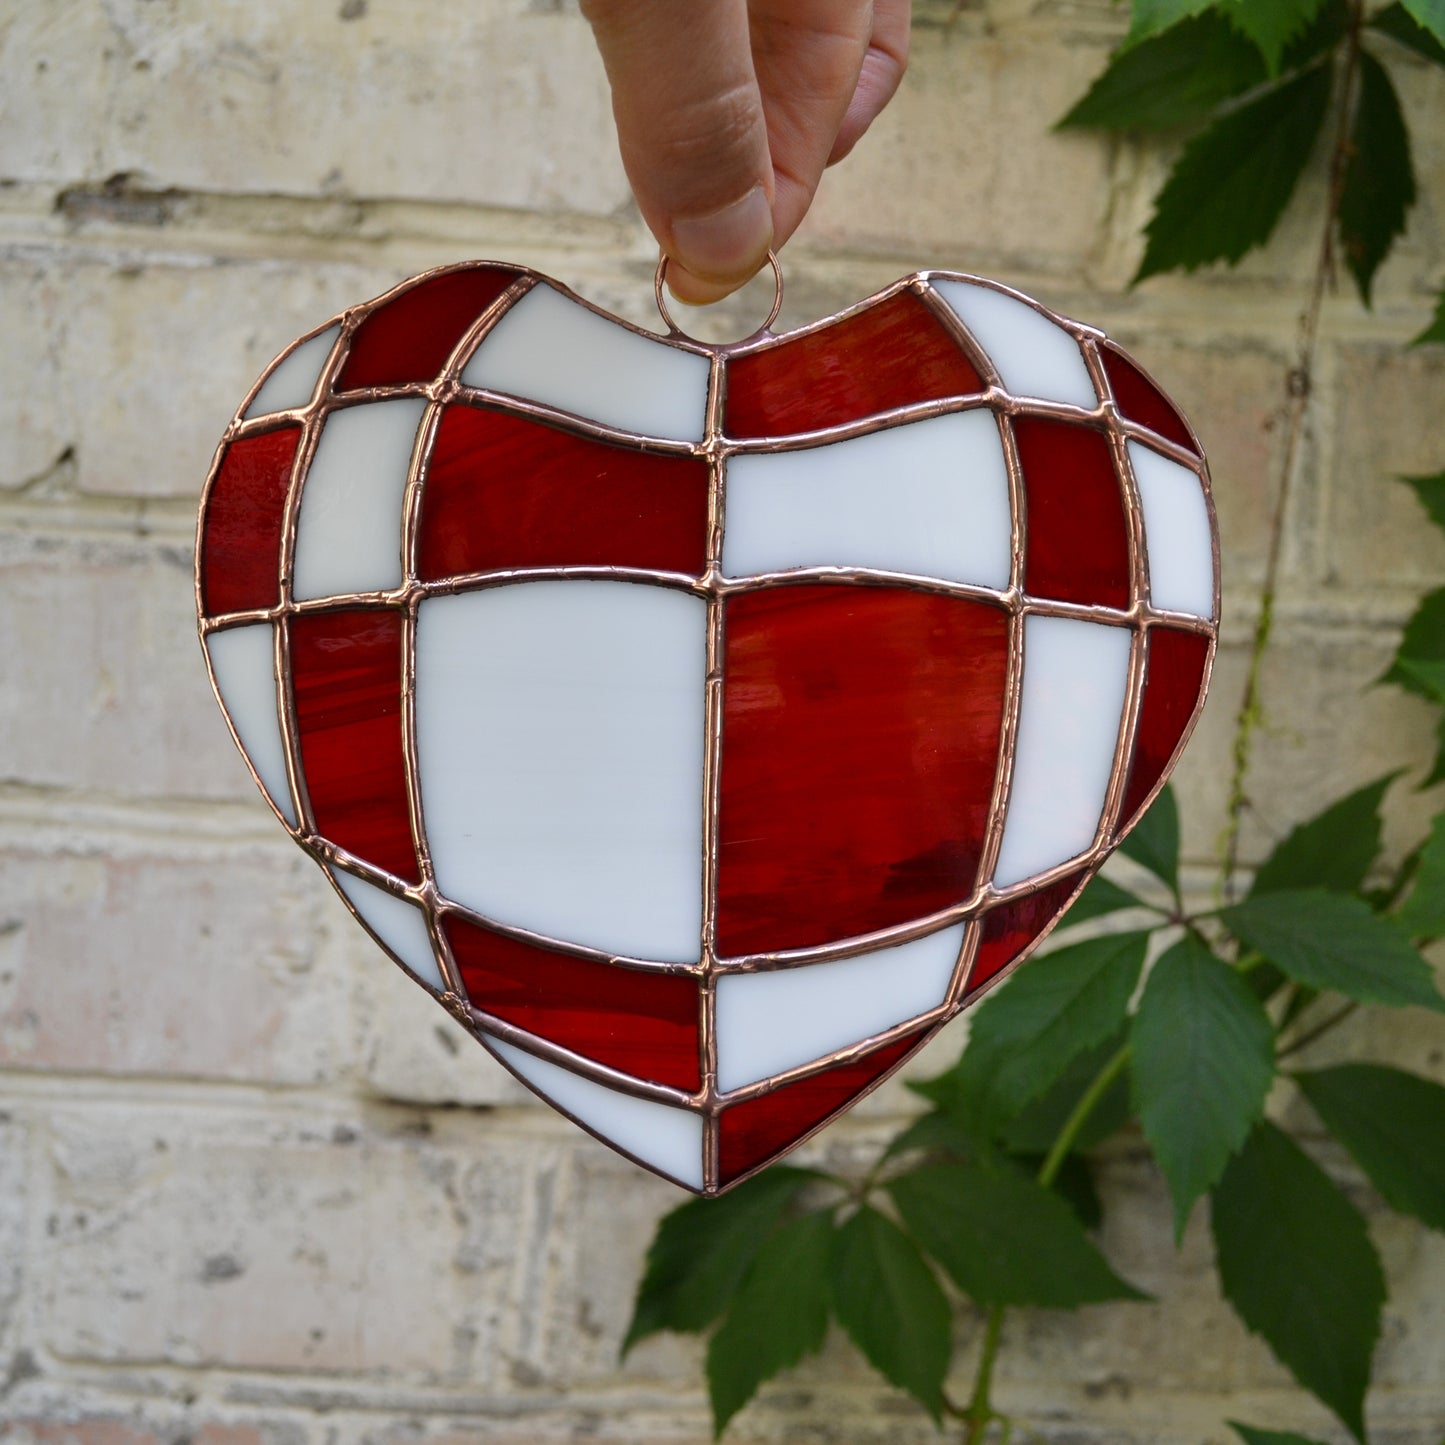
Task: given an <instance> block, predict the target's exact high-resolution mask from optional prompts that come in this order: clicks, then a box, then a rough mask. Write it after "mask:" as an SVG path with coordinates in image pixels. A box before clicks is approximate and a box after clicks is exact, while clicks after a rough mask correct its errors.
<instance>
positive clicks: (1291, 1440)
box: [1229, 1420, 1320, 1445]
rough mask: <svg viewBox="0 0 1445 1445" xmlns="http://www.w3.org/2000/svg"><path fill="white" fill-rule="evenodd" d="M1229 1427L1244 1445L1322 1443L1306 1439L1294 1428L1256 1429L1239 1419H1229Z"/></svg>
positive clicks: (1304, 1444) (1316, 1444) (1303, 1444)
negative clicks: (1295, 1431) (1294, 1430)
mask: <svg viewBox="0 0 1445 1445" xmlns="http://www.w3.org/2000/svg"><path fill="white" fill-rule="evenodd" d="M1229 1428H1230V1429H1231V1430H1233V1431H1234V1433H1235V1434H1236V1435H1238V1436H1239V1438H1240V1439H1241V1440H1243V1441H1244V1445H1320V1442H1319V1441H1318V1440H1309V1439H1306V1438H1305V1436H1303V1435H1296V1434H1295V1433H1294V1432H1293V1431H1292V1430H1256V1429H1255V1428H1254V1427H1253V1426H1252V1425H1241V1424H1240V1423H1239V1421H1238V1420H1231V1421H1229Z"/></svg>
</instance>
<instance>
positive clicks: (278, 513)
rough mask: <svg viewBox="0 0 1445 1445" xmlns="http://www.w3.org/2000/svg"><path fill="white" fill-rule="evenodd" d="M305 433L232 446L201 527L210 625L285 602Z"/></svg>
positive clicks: (289, 431) (264, 435)
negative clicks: (286, 522) (286, 552)
mask: <svg viewBox="0 0 1445 1445" xmlns="http://www.w3.org/2000/svg"><path fill="white" fill-rule="evenodd" d="M300 440H301V428H300V427H295V426H286V427H279V428H277V430H275V431H268V432H261V433H260V434H259V435H257V436H249V437H244V438H242V440H240V441H236V442H232V443H231V444H230V446H228V447H227V448H226V454H225V456H224V457H222V458H221V467H220V470H219V471H218V472H217V473H216V479H215V481H214V482H212V483H211V490H210V493H209V495H208V496H207V498H206V515H205V519H204V521H203V522H202V523H201V610H202V611H203V612H205V613H206V615H207V616H210V617H219V616H221V615H222V614H224V613H227V612H250V611H253V610H255V609H257V608H261V607H274V606H276V604H277V603H278V602H279V601H280V600H281V522H282V519H283V517H284V515H285V509H286V493H287V491H288V490H289V489H290V486H291V464H292V462H293V461H294V460H295V458H296V444H297V443H298V442H299V441H300Z"/></svg>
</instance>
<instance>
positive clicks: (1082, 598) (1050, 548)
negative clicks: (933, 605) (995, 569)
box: [1014, 416, 1129, 607]
mask: <svg viewBox="0 0 1445 1445" xmlns="http://www.w3.org/2000/svg"><path fill="white" fill-rule="evenodd" d="M1014 436H1015V438H1016V439H1017V441H1018V449H1019V462H1020V464H1021V466H1022V468H1023V474H1024V494H1025V497H1026V501H1027V511H1026V515H1027V518H1028V551H1027V556H1026V561H1025V566H1024V586H1025V588H1026V589H1027V591H1028V592H1029V593H1030V594H1031V595H1032V596H1034V597H1040V598H1050V599H1052V600H1054V601H1059V602H1082V603H1085V604H1088V605H1091V606H1096V607H1127V606H1128V605H1129V534H1128V532H1127V531H1126V530H1125V527H1124V504H1123V501H1122V499H1121V497H1120V493H1119V479H1118V476H1117V474H1116V473H1115V471H1114V458H1113V454H1112V453H1111V451H1110V449H1109V443H1108V441H1107V439H1106V438H1105V436H1104V434H1103V433H1102V432H1097V431H1094V430H1092V429H1091V428H1089V427H1083V426H1075V425H1073V424H1072V423H1071V422H1064V421H1048V420H1045V419H1044V418H1042V417H1036V416H1023V417H1019V418H1017V419H1016V420H1015V422H1014Z"/></svg>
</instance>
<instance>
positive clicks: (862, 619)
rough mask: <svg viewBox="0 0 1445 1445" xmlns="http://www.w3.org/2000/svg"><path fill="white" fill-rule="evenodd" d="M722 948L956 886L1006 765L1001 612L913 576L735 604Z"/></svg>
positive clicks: (774, 940) (791, 590)
mask: <svg viewBox="0 0 1445 1445" xmlns="http://www.w3.org/2000/svg"><path fill="white" fill-rule="evenodd" d="M724 639H725V641H724V647H725V672H724V677H723V739H722V772H721V815H720V825H719V826H720V847H719V863H718V948H719V951H720V952H721V953H723V954H728V955H737V954H742V953H754V952H769V951H772V950H774V949H782V948H802V947H806V946H809V945H812V944H819V943H826V942H828V941H830V940H833V939H838V938H847V937H849V936H851V935H854V934H859V933H868V932H871V931H872V930H874V929H877V928H886V927H889V926H890V925H893V924H897V923H904V922H907V921H908V920H910V919H914V918H918V917H921V916H922V915H924V914H928V913H932V912H934V911H936V910H937V909H940V908H946V907H949V906H950V905H952V904H955V903H959V902H961V901H962V900H963V899H964V898H966V897H967V896H968V894H969V892H970V891H971V890H972V888H973V883H974V875H975V871H976V869H977V866H978V856H979V851H980V846H981V842H982V838H983V833H984V827H985V824H986V821H987V815H988V808H989V802H990V798H991V795H992V792H993V782H994V773H995V771H996V769H997V766H998V747H999V729H1000V724H1001V722H1002V714H1003V697H1004V680H1005V672H1006V667H1007V661H1008V619H1007V617H1006V615H1005V614H1004V612H1003V611H1002V610H1001V609H999V608H995V607H991V606H989V605H987V604H985V603H981V602H974V601H971V600H965V599H963V598H958V597H945V596H940V595H938V594H932V593H927V592H920V591H914V590H911V589H908V588H903V587H862V586H843V585H823V586H798V587H775V588H769V589H765V590H761V591H757V592H747V593H741V594H739V595H737V596H734V597H732V598H730V599H729V600H728V602H727V604H726V614H725V623H724Z"/></svg>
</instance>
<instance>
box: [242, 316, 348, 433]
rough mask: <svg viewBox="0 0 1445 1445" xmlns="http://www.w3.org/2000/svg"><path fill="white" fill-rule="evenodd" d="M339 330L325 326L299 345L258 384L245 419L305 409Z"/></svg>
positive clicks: (337, 327)
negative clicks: (298, 408) (258, 386)
mask: <svg viewBox="0 0 1445 1445" xmlns="http://www.w3.org/2000/svg"><path fill="white" fill-rule="evenodd" d="M340 330H341V328H340V327H339V326H328V327H327V328H326V330H325V331H323V332H322V333H321V334H320V335H319V336H313V337H312V338H311V340H310V341H304V342H302V343H301V345H300V346H298V347H297V348H296V350H295V351H293V352H292V353H291V355H290V356H288V357H287V358H286V359H285V361H283V362H282V363H281V364H280V366H278V367H277V368H276V370H275V371H273V372H272V373H271V375H270V376H268V377H267V378H266V380H265V381H264V382H262V384H261V390H260V391H258V392H257V393H256V396H255V399H254V400H253V401H252V403H251V405H250V406H248V407H247V408H246V416H247V418H248V419H249V418H251V417H254V416H267V415H269V414H270V413H271V412H273V411H291V410H293V409H294V408H296V407H301V406H305V405H306V403H307V402H309V401H310V400H311V393H312V392H314V391H315V390H316V380H317V378H318V377H319V376H320V375H321V368H322V367H324V366H325V365H326V358H327V357H328V356H330V355H331V348H332V346H334V345H335V343H336V334H337V332H338V331H340Z"/></svg>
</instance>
